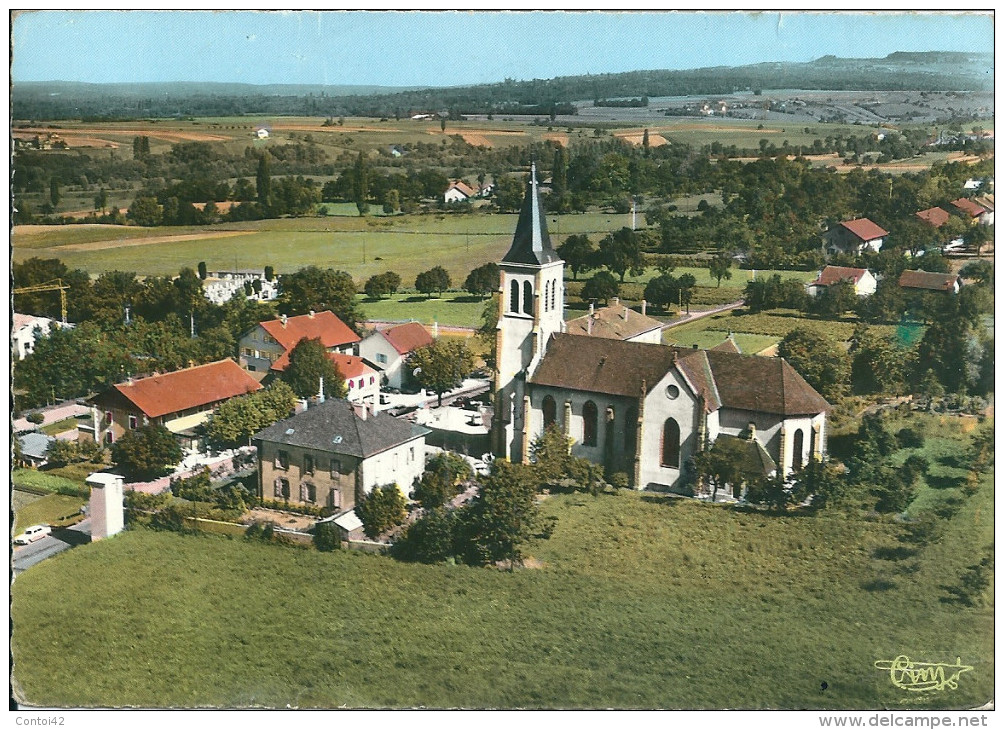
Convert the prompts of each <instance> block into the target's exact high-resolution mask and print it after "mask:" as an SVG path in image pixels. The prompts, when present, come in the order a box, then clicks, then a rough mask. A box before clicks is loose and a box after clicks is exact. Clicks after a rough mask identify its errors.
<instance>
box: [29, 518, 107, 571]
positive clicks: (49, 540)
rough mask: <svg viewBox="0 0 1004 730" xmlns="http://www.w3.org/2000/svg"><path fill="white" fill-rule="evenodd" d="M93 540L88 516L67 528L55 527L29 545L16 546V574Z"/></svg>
mask: <svg viewBox="0 0 1004 730" xmlns="http://www.w3.org/2000/svg"><path fill="white" fill-rule="evenodd" d="M90 541H91V520H90V518H89V517H88V518H86V519H84V520H81V521H80V522H78V523H77V524H75V525H71V526H70V527H65V528H59V527H57V528H55V529H53V531H52V534H51V535H47V536H46V537H43V538H42V539H41V540H36V541H35V542H33V543H30V544H28V545H15V546H14V550H13V552H14V556H13V564H14V575H17V574H19V573H23V572H24V571H25V570H27V569H28V568H30V567H31V566H33V565H35V564H36V563H40V562H42V561H43V560H45V559H46V558H50V557H52V556H53V555H56V554H57V553H61V552H63V551H64V550H69V549H70V548H72V547H76V546H77V545H86V544H87V543H89V542H90Z"/></svg>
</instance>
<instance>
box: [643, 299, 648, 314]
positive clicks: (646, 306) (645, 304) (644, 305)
mask: <svg viewBox="0 0 1004 730" xmlns="http://www.w3.org/2000/svg"><path fill="white" fill-rule="evenodd" d="M646 309H648V302H646V301H645V300H644V299H642V300H641V316H642V317H644V316H645V310H646Z"/></svg>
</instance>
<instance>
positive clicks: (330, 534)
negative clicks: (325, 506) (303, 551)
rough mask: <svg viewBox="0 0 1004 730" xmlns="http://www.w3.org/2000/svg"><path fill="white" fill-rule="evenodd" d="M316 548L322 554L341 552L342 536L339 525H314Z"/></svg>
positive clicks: (327, 523) (323, 523) (319, 523)
mask: <svg viewBox="0 0 1004 730" xmlns="http://www.w3.org/2000/svg"><path fill="white" fill-rule="evenodd" d="M314 547H316V548H317V549H318V550H320V551H321V552H322V553H326V552H331V551H332V550H339V549H340V548H341V547H342V536H341V534H340V533H339V530H338V525H336V524H335V523H334V522H318V523H317V524H316V525H314Z"/></svg>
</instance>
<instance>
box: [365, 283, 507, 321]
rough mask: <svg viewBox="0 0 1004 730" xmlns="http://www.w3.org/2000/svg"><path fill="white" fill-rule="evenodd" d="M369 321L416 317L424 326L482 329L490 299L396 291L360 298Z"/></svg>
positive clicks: (456, 294)
mask: <svg viewBox="0 0 1004 730" xmlns="http://www.w3.org/2000/svg"><path fill="white" fill-rule="evenodd" d="M356 300H357V301H358V302H359V307H360V308H361V309H362V311H363V314H364V315H365V316H366V319H367V320H380V321H386V320H389V321H398V320H409V319H413V320H415V321H417V322H421V323H422V324H424V325H430V326H431V325H432V323H433V322H438V323H439V324H441V325H452V326H455V327H473V328H475V329H476V328H478V327H479V326H480V325H481V312H482V311H483V310H484V307H485V305H486V304H487V302H488V300H487V299H478V298H477V297H472V296H471V295H470V294H467V293H466V292H444V293H443V297H442V298H439V297H436V296H433V297H431V298H426V297H425V295H424V294H414V293H411V294H395V295H393V296H388V297H385V298H383V299H379V300H377V299H369V298H367V297H364V296H359V297H357V298H356Z"/></svg>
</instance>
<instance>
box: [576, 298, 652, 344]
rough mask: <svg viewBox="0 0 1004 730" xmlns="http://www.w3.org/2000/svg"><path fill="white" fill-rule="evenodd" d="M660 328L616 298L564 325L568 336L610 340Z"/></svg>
mask: <svg viewBox="0 0 1004 730" xmlns="http://www.w3.org/2000/svg"><path fill="white" fill-rule="evenodd" d="M590 320H591V322H590ZM661 327H662V322H660V321H659V320H657V319H652V318H651V317H649V316H647V315H644V314H641V313H639V312H635V311H633V310H632V309H630V308H629V307H627V306H625V305H623V304H621V303H620V301H619V300H618V299H617V298H616V297H614V299H613V300H611V303H610V306H608V307H602V308H600V309H597V310H596V311H594V312H593V313H592V314H587V315H585V316H582V317H576V318H575V319H570V320H568V322H566V323H565V330H566V331H567V332H568V333H569V334H572V335H589V336H591V337H606V338H608V339H612V340H627V339H630V338H632V337H637V336H638V335H640V334H642V333H643V332H650V331H652V330H654V329H658V328H661Z"/></svg>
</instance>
